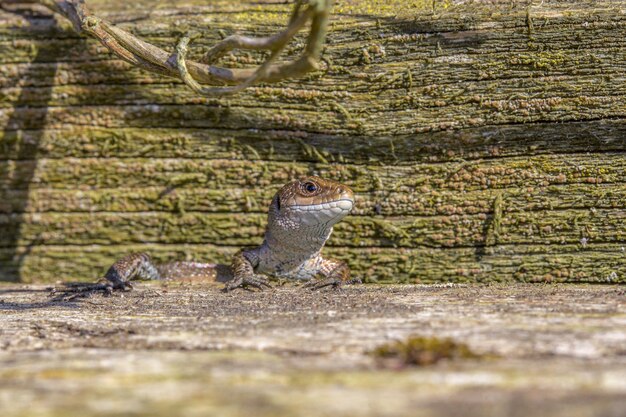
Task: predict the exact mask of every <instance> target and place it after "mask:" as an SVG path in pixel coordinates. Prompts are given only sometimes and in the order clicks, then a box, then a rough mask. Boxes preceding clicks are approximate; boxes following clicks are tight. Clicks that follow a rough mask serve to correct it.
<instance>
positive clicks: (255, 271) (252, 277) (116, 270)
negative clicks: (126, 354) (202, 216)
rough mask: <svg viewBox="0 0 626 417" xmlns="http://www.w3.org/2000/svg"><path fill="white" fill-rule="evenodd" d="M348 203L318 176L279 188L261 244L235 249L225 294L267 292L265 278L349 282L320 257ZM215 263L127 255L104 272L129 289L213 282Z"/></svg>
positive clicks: (312, 284) (315, 284) (349, 197)
mask: <svg viewBox="0 0 626 417" xmlns="http://www.w3.org/2000/svg"><path fill="white" fill-rule="evenodd" d="M353 205H354V194H353V192H352V190H351V189H350V188H349V187H347V186H346V185H343V184H340V183H338V182H335V181H331V180H325V179H322V178H319V177H307V178H303V179H300V180H297V181H293V182H290V183H288V184H287V185H285V186H284V187H283V188H281V189H280V191H278V192H277V193H276V195H275V196H274V198H273V199H272V203H271V204H270V207H269V213H268V224H267V228H266V230H265V240H264V241H263V244H262V245H261V246H259V247H257V248H254V249H244V250H241V251H239V252H238V253H237V254H236V255H235V256H234V257H233V261H232V264H231V270H232V275H233V278H232V279H231V280H230V281H228V282H226V286H225V290H226V291H231V290H233V289H235V288H240V287H254V288H258V289H263V288H269V287H270V284H269V281H268V276H273V277H278V278H286V279H294V280H304V281H307V283H306V284H305V287H307V288H311V289H318V288H323V287H327V286H333V287H338V286H340V285H341V284H344V283H353V282H358V280H350V269H349V268H348V266H347V265H346V264H345V262H342V261H338V260H333V259H326V258H323V257H322V255H321V251H322V248H323V247H324V244H325V243H326V241H327V240H328V238H329V237H330V234H331V233H332V231H333V225H334V224H335V223H337V222H338V221H340V220H341V219H342V218H344V217H345V216H346V215H347V214H348V213H349V212H350V210H352V207H353ZM216 267H217V266H216V265H215V264H202V263H196V262H174V263H168V264H162V265H157V264H154V263H153V262H152V260H151V259H150V256H149V255H148V254H146V253H133V254H130V255H127V256H125V257H124V258H122V259H120V260H118V261H117V262H115V263H114V264H113V265H112V266H111V267H110V268H109V270H108V271H107V273H106V274H105V278H106V279H107V280H108V281H109V283H110V285H111V286H112V288H113V289H127V288H132V285H131V281H132V280H136V279H140V280H151V279H180V278H200V279H205V280H212V281H214V280H216V278H217V273H216Z"/></svg>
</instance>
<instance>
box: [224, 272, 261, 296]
mask: <svg viewBox="0 0 626 417" xmlns="http://www.w3.org/2000/svg"><path fill="white" fill-rule="evenodd" d="M248 287H253V288H256V289H258V290H264V289H265V288H272V286H271V285H270V283H269V281H268V279H267V278H265V277H264V276H262V275H256V274H254V275H242V276H239V277H235V278H233V279H232V280H231V281H228V282H227V283H226V285H225V286H224V292H229V291H232V290H234V289H236V288H248Z"/></svg>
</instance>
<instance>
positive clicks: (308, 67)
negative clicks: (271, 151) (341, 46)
mask: <svg viewBox="0 0 626 417" xmlns="http://www.w3.org/2000/svg"><path fill="white" fill-rule="evenodd" d="M11 3H18V2H11ZM19 3H31V4H40V5H42V6H45V7H47V8H48V9H50V10H52V11H54V12H55V13H58V14H60V15H62V16H64V17H65V18H67V19H68V20H69V21H70V22H72V25H73V26H74V29H75V30H76V31H77V32H78V33H81V34H82V33H86V34H88V35H90V36H92V37H94V38H96V39H98V40H99V41H100V43H102V44H103V45H104V46H105V47H106V48H107V49H108V50H109V51H111V52H112V53H113V54H115V55H116V56H118V57H119V58H121V59H123V60H124V61H126V62H128V63H130V64H131V65H133V66H136V67H139V68H142V69H144V70H146V71H150V72H154V73H157V74H160V75H166V76H169V77H175V78H180V79H181V80H183V82H184V83H185V84H186V85H187V86H189V87H190V88H191V89H193V90H194V91H196V92H197V93H199V94H203V95H208V96H219V95H225V94H233V93H237V92H239V91H242V90H244V89H245V88H247V87H250V86H251V85H254V84H256V83H259V82H263V81H266V82H276V81H280V80H284V79H286V78H293V77H298V76H301V75H303V74H306V73H307V72H310V71H312V70H315V69H317V68H318V62H319V59H320V55H321V49H322V46H323V44H324V39H325V37H326V27H327V22H328V14H329V11H330V7H331V3H332V0H296V3H295V6H294V10H293V13H292V15H291V18H290V21H289V24H288V26H287V28H286V29H285V30H284V31H282V32H279V33H277V34H275V35H273V36H270V37H266V38H252V37H247V36H240V35H232V36H229V37H227V38H226V39H224V40H222V41H221V42H219V43H218V44H217V45H215V46H213V47H212V48H211V49H210V50H209V51H208V52H207V54H206V55H205V56H204V57H203V59H202V62H195V61H189V60H186V59H185V56H186V53H187V47H188V45H189V43H190V42H191V41H193V40H195V39H197V38H198V37H200V35H199V34H188V35H186V36H183V38H182V39H181V40H180V41H179V43H178V45H177V46H176V52H175V53H174V54H172V53H169V52H167V51H165V50H163V49H161V48H159V47H157V46H154V45H152V44H150V43H147V42H145V41H143V40H141V39H139V38H137V37H135V36H133V35H132V34H130V33H129V32H126V31H125V30H123V29H120V28H118V27H116V26H115V25H113V24H111V23H109V22H107V21H106V20H103V19H100V18H99V17H97V16H95V15H93V14H92V13H90V11H89V9H88V8H87V6H86V5H85V1H84V0H22V1H20V2H19ZM309 21H310V22H311V30H310V33H309V36H308V39H307V45H306V47H305V49H304V51H303V54H302V56H301V57H300V58H298V59H297V60H295V61H292V62H287V63H284V64H280V65H279V64H275V61H276V59H277V58H278V56H279V55H280V53H281V52H282V51H283V50H284V48H285V46H286V45H287V44H288V43H289V41H291V40H292V39H293V38H294V36H295V35H296V34H297V33H298V32H299V31H300V30H301V29H302V28H303V27H304V26H305V25H306V24H307V22H309ZM235 49H248V50H267V51H269V52H270V55H269V57H268V58H267V59H266V60H265V62H264V63H263V64H262V65H261V66H259V67H258V68H257V69H231V68H224V67H219V66H215V65H212V64H213V63H214V62H216V61H217V60H218V59H219V58H221V57H223V56H224V55H225V54H227V53H228V52H230V51H232V50H235ZM201 83H203V84H236V85H234V86H230V87H226V86H221V87H203V86H202V85H201Z"/></svg>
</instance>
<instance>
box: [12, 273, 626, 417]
mask: <svg viewBox="0 0 626 417" xmlns="http://www.w3.org/2000/svg"><path fill="white" fill-rule="evenodd" d="M0 329H1V333H0V349H1V351H0V410H2V415H3V416H26V415H28V416H57V415H58V416H73V415H81V416H86V415H94V416H116V415H133V416H134V415H137V416H139V415H146V416H147V415H150V416H166V415H168V416H169V415H183V416H196V415H197V416H205V415H219V416H250V415H255V416H282V415H285V416H287V415H289V416H314V415H324V416H325V415H328V416H330V415H332V416H356V415H359V416H435V415H445V416H513V417H515V416H528V415H533V416H568V417H577V416H624V415H626V288H625V287H624V286H583V285H534V286H533V285H520V284H512V285H490V286H479V285H470V286H445V285H443V286H442V285H440V286H437V285H423V286H422V285H419V286H415V285H414V286H408V285H406V286H399V285H394V286H390V285H387V286H377V285H362V286H351V287H346V288H345V289H343V290H341V291H319V292H311V291H308V290H304V289H301V288H297V287H291V286H286V287H280V288H277V289H274V290H269V291H264V292H262V293H253V292H246V291H237V292H233V293H228V294H226V293H222V292H221V291H220V290H219V287H215V286H208V285H198V284H172V283H169V284H160V285H148V284H141V285H140V286H139V287H138V288H137V289H136V290H134V291H132V292H128V293H123V294H114V295H113V296H111V297H103V296H100V295H95V296H93V297H90V298H85V299H78V300H74V301H71V302H58V301H52V300H51V298H50V297H49V291H48V290H47V287H45V286H18V285H2V286H0ZM409 336H424V337H438V338H452V339H454V340H455V341H458V342H463V343H466V344H467V345H468V346H469V347H470V348H471V349H472V350H473V351H474V352H476V353H478V354H485V355H486V357H484V358H482V359H480V360H468V359H467V360H462V359H459V360H452V361H443V362H440V363H438V364H436V365H433V366H427V367H405V368H398V367H391V368H390V367H382V366H381V365H380V363H378V362H377V361H376V359H375V358H374V357H373V355H372V354H371V353H370V352H371V351H372V350H373V349H375V348H376V347H377V346H380V345H381V344H384V343H387V342H389V341H393V340H403V339H406V338H407V337H409Z"/></svg>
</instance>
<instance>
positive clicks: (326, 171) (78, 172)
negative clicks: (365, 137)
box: [0, 152, 626, 195]
mask: <svg viewBox="0 0 626 417" xmlns="http://www.w3.org/2000/svg"><path fill="white" fill-rule="evenodd" d="M29 172H32V175H30V176H27V173H29ZM311 172H314V173H318V174H320V175H322V176H327V177H329V178H335V179H337V180H339V181H345V182H346V183H348V184H349V185H350V186H351V187H353V189H354V190H355V191H357V192H362V191H380V192H382V193H383V194H384V192H391V191H393V190H402V191H404V192H407V193H409V195H410V194H411V193H415V194H421V193H427V192H432V191H437V190H456V191H472V190H487V189H493V190H498V189H504V188H512V187H521V188H528V187H544V186H548V185H555V184H562V185H576V184H590V185H593V186H596V185H597V184H611V183H623V182H624V180H626V177H625V175H624V173H625V172H626V158H625V157H624V154H623V153H619V152H616V153H606V154H596V155H595V156H594V157H591V155H586V154H582V155H579V154H574V155H560V156H559V155H551V156H534V157H527V158H523V157H517V158H508V159H501V160H500V159H489V160H476V161H459V162H451V163H446V164H440V163H435V164H416V165H399V166H394V167H389V166H384V165H379V164H377V165H352V164H330V165H329V164H310V165H309V164H296V163H285V162H273V161H272V162H258V163H256V164H255V163H254V162H253V161H238V160H205V159H179V158H161V159H155V158H124V159H118V158H80V159H74V158H67V159H40V160H38V161H7V162H0V185H1V186H5V187H6V186H9V185H10V186H11V188H13V189H20V188H28V187H30V186H31V185H32V186H33V187H50V188H60V189H62V188H72V189H74V188H77V187H79V188H80V187H84V188H91V187H98V188H111V187H141V186H144V185H146V184H150V185H152V186H158V187H163V188H165V187H176V188H178V187H182V186H187V187H190V188H208V189H224V190H230V189H237V188H252V189H255V188H259V187H275V189H277V188H278V187H280V186H281V185H282V184H284V183H286V182H287V181H289V180H291V179H292V178H294V177H299V176H305V175H307V174H309V173H311ZM23 178H28V181H27V182H24V181H23ZM31 183H32V184H31Z"/></svg>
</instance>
